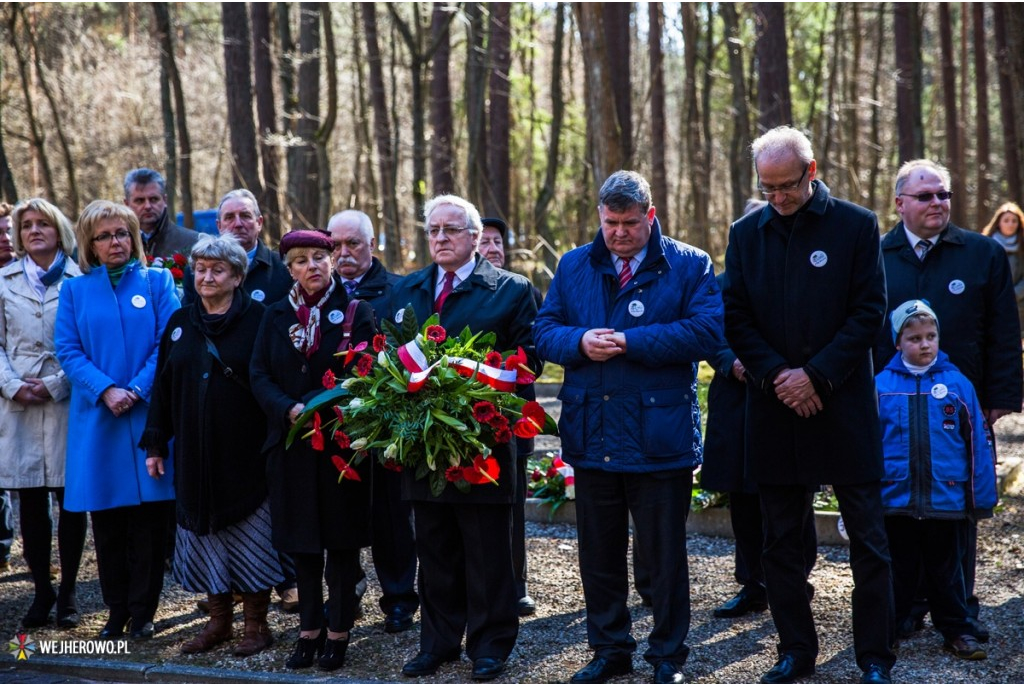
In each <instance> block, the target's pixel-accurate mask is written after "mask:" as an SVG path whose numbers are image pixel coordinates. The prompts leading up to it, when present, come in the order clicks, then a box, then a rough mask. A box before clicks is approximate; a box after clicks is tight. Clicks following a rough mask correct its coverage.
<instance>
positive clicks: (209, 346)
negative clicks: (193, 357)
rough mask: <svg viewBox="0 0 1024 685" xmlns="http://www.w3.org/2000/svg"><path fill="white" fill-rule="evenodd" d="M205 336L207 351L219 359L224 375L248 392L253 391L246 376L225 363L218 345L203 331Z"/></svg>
mask: <svg viewBox="0 0 1024 685" xmlns="http://www.w3.org/2000/svg"><path fill="white" fill-rule="evenodd" d="M203 337H204V338H206V351H207V352H209V353H210V355H211V356H212V357H213V358H214V359H216V360H217V363H218V364H220V365H221V367H223V369H224V377H225V378H230V379H231V380H233V381H234V382H235V383H238V384H239V385H240V386H242V388H243V389H245V391H246V392H251V391H250V389H249V383H248V382H247V381H246V380H245V379H244V378H242V377H241V376H239V375H238V374H237V373H235V372H234V370H233V369H232V368H231V367H230V366H228V365H227V364H225V363H224V360H223V359H221V358H220V353H219V352H218V351H217V346H216V345H214V344H213V341H212V340H210V336H208V335H206V334H205V333H203Z"/></svg>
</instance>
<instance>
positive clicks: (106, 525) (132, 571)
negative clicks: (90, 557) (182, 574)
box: [91, 500, 174, 628]
mask: <svg viewBox="0 0 1024 685" xmlns="http://www.w3.org/2000/svg"><path fill="white" fill-rule="evenodd" d="M168 508H171V509H173V508H174V501H173V500H167V501H162V502H143V503H142V504H139V505H136V506H132V507H117V508H115V509H103V510H100V511H94V512H92V513H91V516H92V535H93V540H94V541H95V544H96V566H97V570H98V571H99V577H100V589H101V590H102V591H103V603H104V604H106V605H107V607H108V608H109V609H110V618H111V619H113V620H114V621H115V622H121V621H127V620H128V618H131V619H132V624H133V625H134V626H136V627H138V628H141V627H142V626H143V625H145V624H146V623H149V622H150V621H152V620H153V619H154V617H155V616H156V609H157V605H158V604H159V603H160V592H161V591H162V590H163V588H164V559H165V558H166V554H165V552H166V549H165V547H166V544H167V535H166V533H167V509H168Z"/></svg>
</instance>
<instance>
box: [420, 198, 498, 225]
mask: <svg viewBox="0 0 1024 685" xmlns="http://www.w3.org/2000/svg"><path fill="white" fill-rule="evenodd" d="M443 205H452V206H453V207H458V208H459V209H461V210H462V211H463V212H465V213H466V220H467V221H468V222H469V224H468V227H469V232H470V233H480V232H481V231H483V230H484V225H483V224H482V223H481V222H480V210H478V209H477V208H476V205H474V204H473V203H472V202H470V201H469V200H467V199H465V198H463V197H459V196H458V195H437V196H435V197H432V198H430V199H429V200H427V202H426V204H425V205H423V230H427V221H429V220H430V215H431V214H433V213H434V210H435V209H437V208H438V207H441V206H443Z"/></svg>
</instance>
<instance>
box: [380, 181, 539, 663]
mask: <svg viewBox="0 0 1024 685" xmlns="http://www.w3.org/2000/svg"><path fill="white" fill-rule="evenodd" d="M424 218H425V220H426V221H425V226H424V230H426V232H427V237H428V239H429V240H428V245H429V248H430V256H431V259H432V260H433V263H432V264H431V265H430V266H428V267H426V268H425V269H421V270H419V271H416V272H414V273H412V274H409V275H408V276H406V277H405V278H403V279H402V280H400V281H399V282H398V283H397V284H396V285H395V287H394V290H393V291H392V295H391V304H392V310H393V311H394V313H395V314H394V317H395V319H394V320H395V321H397V322H400V321H401V319H402V317H403V316H404V310H405V308H406V307H408V306H412V308H413V310H414V311H415V312H416V318H417V320H418V321H419V322H420V323H421V324H422V323H423V322H424V321H426V319H427V317H429V316H430V315H431V314H433V313H437V314H438V315H439V316H440V319H441V325H442V326H444V328H445V329H446V330H447V331H448V332H449V335H458V334H459V332H460V331H462V329H463V328H465V327H467V326H468V327H469V329H470V330H471V331H473V332H474V333H487V332H493V333H494V334H495V335H496V336H497V340H496V342H495V345H494V349H496V350H502V351H504V350H515V349H517V348H519V347H522V348H523V350H524V351H525V352H526V355H527V358H528V360H529V361H528V362H527V363H528V366H529V367H530V368H531V369H532V370H534V371H535V372H536V373H537V374H540V365H539V364H538V363H537V357H536V354H535V352H534V346H533V335H532V332H531V326H532V324H533V320H534V318H535V317H536V316H537V305H536V303H535V302H534V300H533V292H532V290H531V286H530V282H529V281H528V280H526V279H525V278H523V277H522V276H519V275H517V274H513V273H509V272H508V271H504V270H501V269H496V268H494V266H493V265H492V264H491V263H490V262H489V261H487V260H486V259H484V258H483V257H482V256H481V255H480V254H478V253H477V252H476V249H477V241H478V240H479V237H480V234H481V232H482V230H483V226H482V224H481V221H480V213H479V212H478V211H477V209H476V207H474V206H473V204H472V203H470V202H468V201H467V200H465V199H463V198H461V197H458V196H455V195H441V196H439V197H435V198H433V199H431V200H430V201H428V202H427V204H426V206H425V207H424ZM493 454H494V456H495V457H496V458H497V459H498V464H499V465H500V468H501V473H500V476H499V477H498V484H497V486H493V485H486V486H474V487H472V488H471V489H470V491H469V492H468V493H465V494H464V493H462V492H459V491H458V490H457V489H455V488H454V487H452V486H448V487H446V488H445V489H444V490H443V491H442V493H441V494H440V495H438V496H434V495H433V494H432V493H431V492H430V485H429V483H428V482H427V479H421V480H416V479H415V474H413V473H411V472H410V470H409V469H406V470H405V471H403V477H404V479H405V480H404V483H403V486H404V487H403V491H404V494H405V495H406V497H407V499H409V500H411V501H412V509H413V521H414V524H415V529H416V555H417V557H418V558H419V562H420V575H419V590H420V617H421V619H422V625H421V629H420V649H419V653H418V654H417V655H416V656H415V657H414V658H413V659H412V660H410V661H409V662H408V663H407V664H405V666H404V667H403V668H402V674H403V675H405V676H408V677H419V676H428V675H433V674H434V673H436V672H437V669H438V668H439V667H440V666H441V665H442V664H443V663H445V662H448V661H455V660H457V659H458V658H459V655H460V653H461V643H462V638H463V633H465V636H466V654H467V655H468V656H469V658H470V659H472V660H473V674H472V675H473V679H474V680H491V679H493V678H496V677H498V676H499V675H501V673H502V672H504V670H505V660H506V659H507V658H508V655H509V654H510V653H511V651H512V648H513V647H514V646H515V642H516V638H517V636H518V634H519V614H518V610H517V593H516V582H515V574H514V572H513V569H512V538H511V526H512V502H513V498H514V496H515V483H516V477H515V473H516V469H517V468H521V467H520V466H519V465H518V464H517V459H516V452H515V443H514V442H510V443H508V444H507V445H498V446H496V447H495V449H494V453H493Z"/></svg>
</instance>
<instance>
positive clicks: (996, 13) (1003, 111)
mask: <svg viewBox="0 0 1024 685" xmlns="http://www.w3.org/2000/svg"><path fill="white" fill-rule="evenodd" d="M1007 6H1008V5H1007V4H1006V3H1001V2H996V3H992V12H993V19H994V21H993V24H994V25H995V29H996V31H995V33H996V62H997V64H998V65H999V114H1000V117H1001V121H1002V125H1003V157H1004V158H1005V159H1006V193H1005V197H1010V198H1013V199H1014V200H1019V199H1020V198H1021V197H1022V196H1021V191H1022V190H1024V188H1022V186H1021V177H1022V176H1021V172H1020V156H1019V155H1018V154H1017V144H1018V140H1017V126H1016V123H1015V122H1016V120H1017V117H1016V105H1015V103H1014V101H1013V91H1014V88H1015V87H1016V88H1020V87H1021V83H1020V81H1017V82H1016V83H1015V82H1014V81H1013V79H1012V76H1011V71H1010V69H1011V67H1010V55H1009V51H1010V48H1009V41H1008V39H1007V35H1006V21H1007V19H1006V15H1007Z"/></svg>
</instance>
